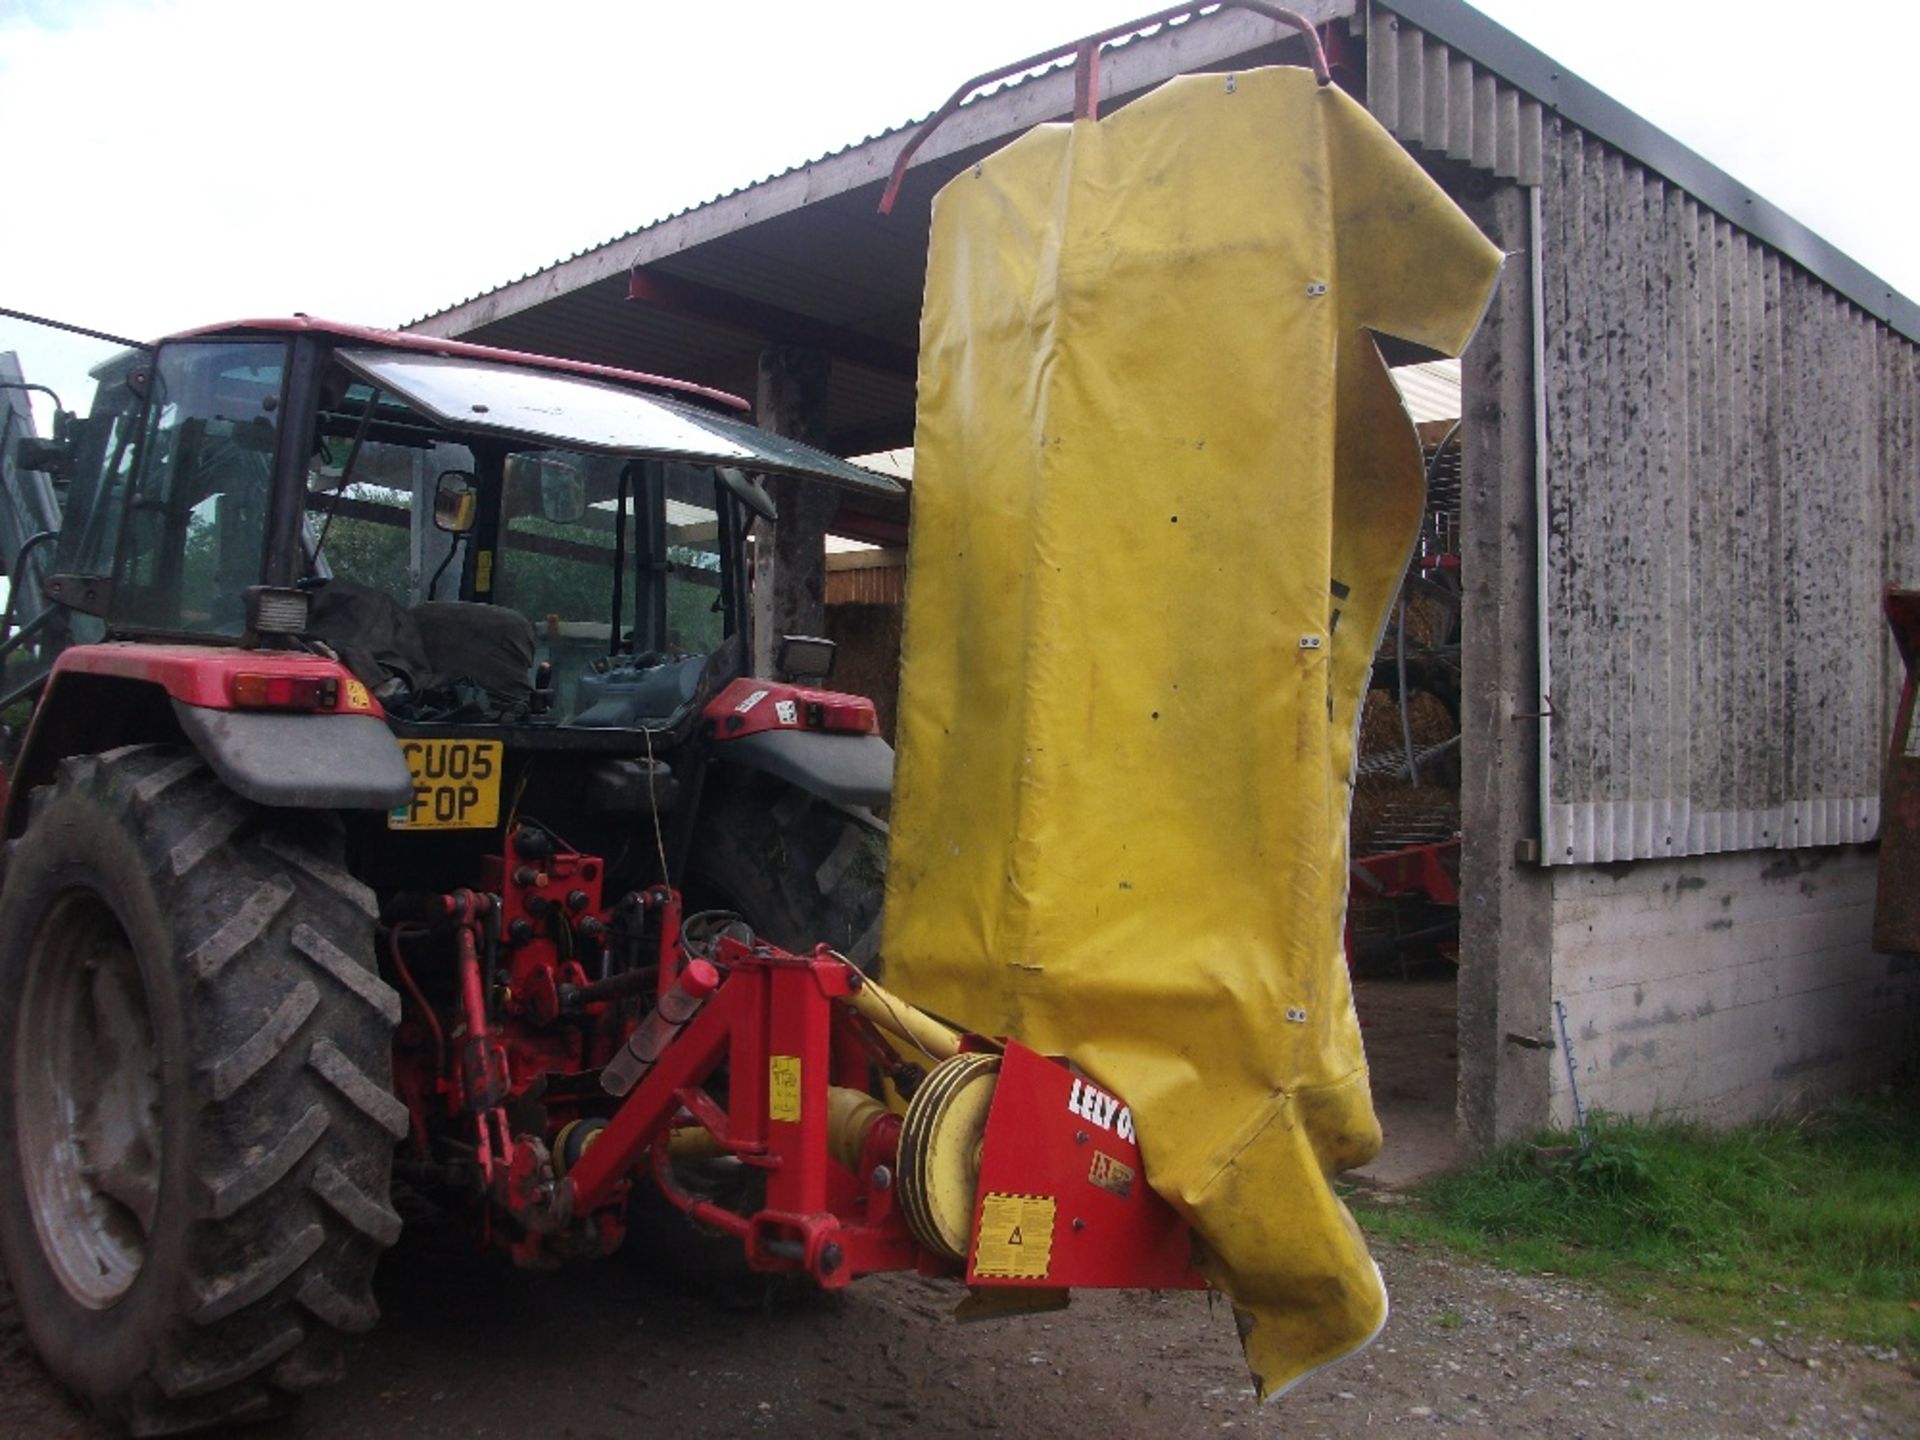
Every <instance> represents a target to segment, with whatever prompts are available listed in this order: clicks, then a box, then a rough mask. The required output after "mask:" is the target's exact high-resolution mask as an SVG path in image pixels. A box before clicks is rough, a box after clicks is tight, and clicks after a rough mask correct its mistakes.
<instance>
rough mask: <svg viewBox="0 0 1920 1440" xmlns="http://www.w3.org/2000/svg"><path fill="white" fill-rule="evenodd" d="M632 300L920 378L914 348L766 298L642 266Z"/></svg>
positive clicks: (632, 275)
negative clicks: (803, 312)
mask: <svg viewBox="0 0 1920 1440" xmlns="http://www.w3.org/2000/svg"><path fill="white" fill-rule="evenodd" d="M627 298H628V299H629V300H638V301H639V302H640V303H641V304H643V305H651V306H653V307H655V308H656V309H660V310H664V311H666V312H668V313H669V314H673V315H683V316H685V317H687V318H688V319H691V320H704V321H706V322H708V323H709V324H713V325H724V326H726V327H728V328H729V329H733V330H744V331H746V332H747V333H748V334H750V335H754V336H757V337H758V338H760V339H762V340H767V341H771V342H774V343H776V344H781V345H803V346H805V347H807V348H808V349H810V350H819V351H822V352H823V353H825V354H827V355H830V356H832V357H833V358H834V359H835V360H844V361H847V362H848V363H849V364H853V365H860V366H864V367H865V368H866V369H868V370H877V371H879V372H880V373H881V374H883V375H899V376H901V377H903V378H905V379H907V380H912V379H914V378H915V375H916V373H917V361H916V359H915V352H914V350H913V349H912V347H911V346H907V345H895V344H893V343H891V342H890V341H886V340H880V339H877V338H875V337H874V336H872V335H866V334H862V333H861V332H860V331H858V330H849V329H847V328H846V327H845V326H841V325H834V324H832V323H830V322H828V321H825V320H816V319H814V318H813V317H812V316H811V315H801V314H799V313H798V312H796V311H793V310H788V309H786V308H784V307H782V306H779V305H769V304H767V303H766V302H765V301H763V300H751V299H749V298H748V297H746V296H745V295H737V294H735V293H734V292H732V291H731V290H722V289H719V288H718V287H716V286H712V285H703V284H701V283H700V282H699V281H698V280H686V279H682V278H681V277H680V276H677V275H668V274H666V273H665V272H664V271H661V270H659V269H655V268H643V267H639V266H636V267H635V268H634V269H633V270H632V271H630V272H629V273H628V275H627Z"/></svg>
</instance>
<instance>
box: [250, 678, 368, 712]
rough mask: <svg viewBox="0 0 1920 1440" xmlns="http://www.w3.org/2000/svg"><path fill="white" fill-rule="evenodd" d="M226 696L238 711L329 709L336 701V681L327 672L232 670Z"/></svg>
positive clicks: (338, 701)
mask: <svg viewBox="0 0 1920 1440" xmlns="http://www.w3.org/2000/svg"><path fill="white" fill-rule="evenodd" d="M227 695H228V697H229V698H231V699H232V701H233V703H234V704H235V705H236V706H238V707H239V708H240V709H242V710H331V709H333V708H334V707H335V706H336V705H338V704H339V703H340V682H339V681H338V680H337V679H335V678H334V677H333V676H331V675H273V674H261V673H259V672H258V671H253V670H241V671H236V672H235V673H234V674H233V675H232V676H231V677H230V678H229V679H228V681H227Z"/></svg>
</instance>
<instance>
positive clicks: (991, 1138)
mask: <svg viewBox="0 0 1920 1440" xmlns="http://www.w3.org/2000/svg"><path fill="white" fill-rule="evenodd" d="M973 1229H974V1239H973V1248H972V1250H971V1252H970V1253H969V1255H968V1257H967V1283H968V1284H970V1285H982V1286H1026V1287H1046V1288H1059V1287H1082V1288H1126V1289H1149V1290H1191V1289H1201V1288H1204V1287H1205V1284H1206V1282H1205V1281H1204V1280H1202V1279H1201V1278H1200V1277H1199V1275H1197V1274H1195V1273H1194V1269H1193V1232H1192V1231H1191V1230H1190V1229H1189V1228H1188V1226H1187V1224H1186V1222H1185V1221H1184V1220H1182V1219H1181V1218H1180V1216H1179V1214H1178V1213H1177V1212H1175V1210H1174V1209H1173V1207H1172V1206H1171V1205H1169V1204H1167V1202H1166V1201H1165V1200H1163V1199H1161V1198H1160V1196H1159V1195H1158V1194H1157V1193H1155V1191H1154V1190H1153V1188H1152V1187H1151V1186H1149V1185H1148V1184H1147V1181H1146V1172H1145V1167H1144V1165H1143V1164H1142V1162H1141V1158H1140V1146H1139V1143H1138V1142H1137V1141H1136V1140H1135V1138H1134V1134H1133V1118H1132V1113H1131V1112H1130V1111H1129V1110H1128V1109H1127V1107H1126V1106H1125V1105H1123V1104H1122V1103H1121V1102H1120V1099H1119V1097H1118V1096H1115V1095H1112V1094H1109V1093H1108V1092H1107V1091H1105V1090H1102V1089H1101V1088H1100V1087H1099V1086H1097V1085H1095V1084H1093V1083H1092V1082H1091V1081H1089V1080H1087V1079H1085V1078H1083V1077H1081V1076H1079V1075H1076V1074H1075V1073H1074V1072H1073V1071H1072V1070H1070V1069H1068V1068H1067V1066H1066V1065H1064V1064H1062V1063H1061V1062H1060V1061H1058V1060H1052V1059H1049V1058H1048V1057H1046V1056H1044V1055H1040V1054H1038V1053H1036V1052H1035V1051H1032V1050H1029V1049H1028V1048H1027V1047H1026V1046H1024V1045H1020V1044H1015V1043H1009V1044H1008V1046H1007V1047H1006V1053H1005V1055H1004V1056H1003V1057H1002V1059H1001V1062H1000V1078H999V1083H998V1084H997V1085H996V1086H995V1088H994V1093H993V1108H992V1109H991V1111H989V1113H988V1116H987V1134H986V1142H985V1146H984V1148H983V1150H982V1152H981V1158H980V1192H979V1198H978V1200H977V1201H976V1208H975V1212H974V1226H973Z"/></svg>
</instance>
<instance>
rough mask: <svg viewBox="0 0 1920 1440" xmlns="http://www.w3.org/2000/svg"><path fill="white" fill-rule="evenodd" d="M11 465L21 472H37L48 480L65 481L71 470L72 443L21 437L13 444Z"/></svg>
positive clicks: (69, 441)
mask: <svg viewBox="0 0 1920 1440" xmlns="http://www.w3.org/2000/svg"><path fill="white" fill-rule="evenodd" d="M13 463H14V464H16V465H18V466H19V467H20V468H21V469H22V470H38V471H39V472H40V473H41V474H43V475H45V476H47V477H48V478H50V479H53V480H65V479H66V478H67V476H68V473H69V472H70V471H71V470H72V469H73V442H72V441H71V440H41V439H38V438H35V437H32V436H26V435H23V436H21V437H20V439H19V440H18V441H17V442H15V444H14V447H13Z"/></svg>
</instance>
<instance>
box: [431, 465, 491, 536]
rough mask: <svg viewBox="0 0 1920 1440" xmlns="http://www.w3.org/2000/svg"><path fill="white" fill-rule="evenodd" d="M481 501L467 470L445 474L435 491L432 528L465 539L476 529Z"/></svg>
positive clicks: (445, 472)
mask: <svg viewBox="0 0 1920 1440" xmlns="http://www.w3.org/2000/svg"><path fill="white" fill-rule="evenodd" d="M479 509H480V497H479V496H478V495H477V494H476V493H475V492H474V488H473V475H472V473H471V472H469V471H466V470H443V471H441V472H440V479H439V480H438V481H437V482H435V484H434V487H433V528H434V529H436V530H445V531H446V532H447V533H449V534H451V535H464V534H466V533H467V532H468V531H469V530H471V529H473V522H474V519H475V518H476V516H477V515H478V513H479Z"/></svg>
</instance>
